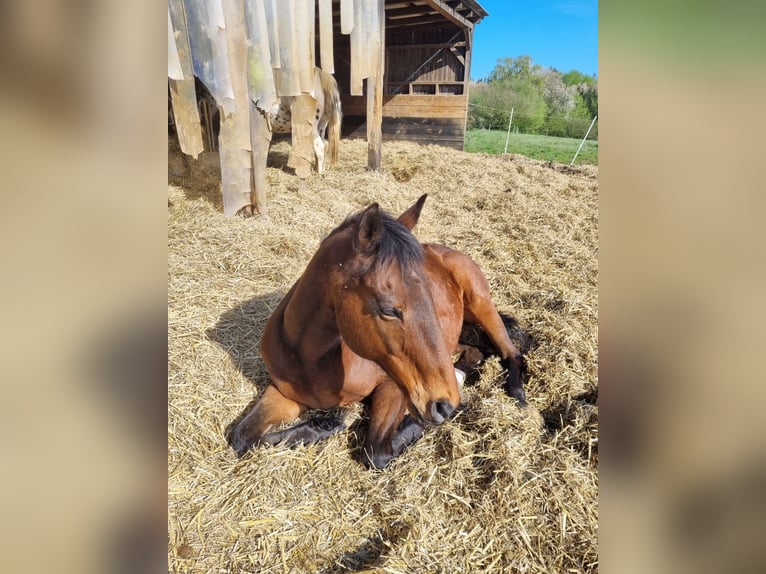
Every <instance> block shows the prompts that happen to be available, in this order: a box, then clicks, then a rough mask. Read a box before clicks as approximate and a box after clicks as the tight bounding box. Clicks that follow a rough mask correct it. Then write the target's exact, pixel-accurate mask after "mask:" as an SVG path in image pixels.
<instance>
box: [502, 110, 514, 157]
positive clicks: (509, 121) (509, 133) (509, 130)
mask: <svg viewBox="0 0 766 574" xmlns="http://www.w3.org/2000/svg"><path fill="white" fill-rule="evenodd" d="M512 121H513V108H511V116H510V117H509V118H508V133H507V134H505V150H503V155H505V154H507V153H508V140H509V139H510V137H511V122H512Z"/></svg>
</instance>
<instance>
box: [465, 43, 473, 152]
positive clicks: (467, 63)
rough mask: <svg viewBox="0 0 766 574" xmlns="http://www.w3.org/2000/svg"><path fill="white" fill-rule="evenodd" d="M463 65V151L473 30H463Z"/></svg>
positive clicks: (466, 124) (466, 125)
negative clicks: (464, 103)
mask: <svg viewBox="0 0 766 574" xmlns="http://www.w3.org/2000/svg"><path fill="white" fill-rule="evenodd" d="M464 31H465V67H464V69H463V95H464V96H465V101H466V105H465V121H464V122H463V151H465V136H466V134H467V133H468V101H469V100H470V98H471V93H470V92H471V49H472V48H473V30H472V29H471V28H466V29H465V30H464Z"/></svg>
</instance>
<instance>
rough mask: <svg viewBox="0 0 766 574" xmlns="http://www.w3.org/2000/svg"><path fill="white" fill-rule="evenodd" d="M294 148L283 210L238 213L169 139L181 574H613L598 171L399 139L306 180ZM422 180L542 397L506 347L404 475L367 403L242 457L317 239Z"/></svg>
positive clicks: (347, 153)
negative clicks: (507, 321) (271, 340)
mask: <svg viewBox="0 0 766 574" xmlns="http://www.w3.org/2000/svg"><path fill="white" fill-rule="evenodd" d="M288 151H289V145H288V143H287V142H278V143H276V144H275V145H273V146H272V151H271V155H270V160H269V168H268V179H269V182H270V184H271V191H270V194H269V198H268V199H269V207H270V218H268V219H264V218H254V219H242V218H234V219H227V218H225V217H224V216H223V214H222V208H221V199H220V191H219V185H220V176H219V174H218V173H217V172H216V169H215V168H214V167H212V166H214V162H213V161H210V162H207V163H206V161H205V159H204V158H203V159H202V160H199V161H197V162H194V161H192V160H187V159H185V158H183V157H181V156H180V154H179V153H178V152H177V149H176V148H175V146H174V145H173V143H172V142H171V145H170V152H169V179H170V183H169V186H168V242H169V247H168V267H169V278H168V282H169V287H168V323H169V332H168V344H169V356H168V369H169V375H168V376H169V381H168V384H169V389H168V400H169V403H168V497H169V500H168V505H169V513H168V559H169V564H168V568H169V571H172V572H211V573H219V572H220V573H223V572H237V573H238V572H264V573H265V572H296V573H297V572H312V573H313V572H316V573H336V572H338V573H339V572H389V573H399V572H402V573H404V572H595V571H597V569H598V556H597V536H598V527H597V490H598V475H597V465H598V440H597V424H598V407H597V405H596V402H597V397H598V390H597V359H598V357H597V337H598V324H597V303H598V302H597V284H596V281H597V254H598V231H597V223H598V213H597V193H598V190H597V179H596V178H597V168H595V167H580V168H577V169H575V170H570V169H568V168H565V167H564V166H561V165H555V164H547V163H545V162H540V161H534V160H529V159H526V158H523V157H520V156H515V155H508V156H487V155H480V154H466V153H463V152H458V151H454V150H451V149H446V148H442V147H436V146H419V145H416V144H411V143H403V142H390V143H385V144H384V146H383V162H384V171H383V173H373V172H368V171H367V170H366V169H365V165H366V158H367V146H366V142H364V141H351V140H344V141H342V142H341V153H340V162H339V165H338V166H337V167H336V168H335V169H333V170H331V171H329V172H328V173H326V174H325V175H323V176H317V175H313V176H311V177H310V178H309V179H307V180H299V179H298V178H297V177H296V176H295V175H294V174H292V173H291V172H290V170H288V169H287V168H285V163H286V159H287V154H288ZM207 159H210V158H207ZM206 165H207V166H209V169H206V168H205V166H206ZM422 193H428V194H429V199H428V201H427V202H426V204H425V207H424V209H423V213H422V215H421V219H420V223H419V224H418V226H417V227H416V228H415V232H416V235H417V236H418V237H419V238H420V239H421V240H423V241H434V242H440V243H444V244H446V245H448V246H451V247H453V248H456V249H459V250H461V251H463V252H465V253H467V254H469V255H470V256H471V257H472V258H473V259H474V260H475V261H476V262H477V263H478V264H479V266H480V267H481V268H482V270H483V271H484V273H485V275H486V276H487V278H488V280H489V282H490V286H491V288H492V292H493V297H494V301H495V304H496V305H497V307H498V308H499V309H500V310H501V311H503V312H505V313H508V314H510V315H512V316H513V317H515V318H516V319H517V320H518V322H519V325H520V327H521V329H523V330H524V332H525V333H526V335H527V336H528V340H527V342H528V343H529V344H528V345H527V347H529V348H528V349H527V362H528V367H529V373H530V378H529V381H528V383H527V385H526V391H527V397H528V400H529V403H530V404H529V407H528V408H526V409H521V408H519V407H518V406H517V405H516V404H515V401H513V400H512V399H510V398H508V397H506V396H505V395H504V394H503V392H502V390H501V389H500V385H499V376H500V374H501V370H500V366H499V363H498V361H497V359H495V358H492V359H490V360H488V361H487V362H486V363H485V365H484V366H483V367H482V371H481V376H480V378H479V380H478V381H477V382H475V383H474V384H472V385H470V386H466V389H465V405H464V408H463V409H462V410H461V411H460V412H459V414H458V415H457V417H456V418H454V419H453V420H451V421H449V422H448V423H446V424H444V425H442V426H440V427H437V428H431V429H429V430H428V431H427V432H426V435H425V437H424V438H423V439H422V440H421V441H419V442H418V443H416V444H415V445H414V446H413V447H411V448H410V449H409V450H408V451H407V452H405V453H404V454H403V455H402V456H401V457H400V458H398V459H396V460H395V461H394V462H393V463H392V464H391V465H390V466H389V468H387V469H386V470H384V471H380V472H376V471H368V470H366V469H365V468H364V467H363V466H362V464H361V463H360V458H359V450H360V446H361V442H362V440H363V437H364V432H365V428H366V424H365V419H364V417H365V413H364V411H363V408H362V407H361V406H356V407H351V408H349V409H346V410H344V411H343V412H342V415H343V416H344V417H345V418H346V420H347V422H348V424H349V426H350V430H348V431H346V432H343V433H341V434H339V435H336V436H334V437H332V438H331V439H329V440H327V441H326V442H323V443H320V444H318V445H313V446H309V447H300V448H295V449H289V448H283V447H279V446H277V447H270V448H263V449H259V450H255V451H253V452H252V453H251V454H248V455H246V456H245V457H244V458H243V459H242V460H238V459H237V458H236V456H235V455H234V453H233V451H232V450H231V449H230V448H229V447H228V446H227V444H226V441H225V438H224V435H225V432H226V428H227V426H228V425H229V424H230V423H231V422H232V421H233V420H234V419H236V418H237V417H238V416H239V415H240V414H241V413H242V412H243V411H244V409H245V408H246V407H247V405H248V404H250V403H251V401H252V400H253V399H254V398H255V397H256V396H257V394H258V393H259V392H261V391H262V389H263V388H264V386H265V385H266V384H267V381H268V375H267V373H266V371H265V369H264V366H263V363H262V361H261V358H260V355H259V349H258V342H259V339H260V335H261V333H262V331H263V328H264V326H265V323H266V321H267V319H268V317H269V315H270V314H271V312H272V311H273V309H274V308H275V306H276V305H277V303H278V302H279V300H280V298H281V297H282V296H283V295H284V294H285V293H286V292H287V290H288V289H289V287H290V286H291V285H292V283H293V282H294V281H295V280H296V279H297V278H298V277H299V276H300V274H301V273H302V271H303V269H304V267H305V265H306V263H307V262H308V260H309V259H310V257H311V256H312V255H313V253H314V252H315V250H316V248H317V246H318V244H319V241H320V240H321V239H322V238H323V237H324V236H325V235H326V234H327V233H328V232H329V231H331V230H332V229H333V228H334V227H335V226H336V225H338V224H339V223H340V222H341V221H342V220H343V219H344V218H345V217H346V216H347V215H348V214H349V213H351V212H353V211H356V210H359V209H361V208H363V207H365V206H367V205H368V204H370V203H371V202H373V201H378V202H379V203H380V204H381V206H382V207H383V208H385V209H387V210H388V211H391V212H392V213H394V214H397V215H398V213H400V212H401V211H403V210H404V209H406V208H407V207H409V206H410V205H411V204H412V203H414V201H415V200H416V199H417V198H418V197H419V196H420V195H421V194H422Z"/></svg>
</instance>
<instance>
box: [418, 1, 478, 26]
mask: <svg viewBox="0 0 766 574" xmlns="http://www.w3.org/2000/svg"><path fill="white" fill-rule="evenodd" d="M424 1H425V3H426V4H428V5H429V6H431V7H432V8H433V9H434V10H436V11H437V12H438V13H439V14H441V15H442V16H444V17H445V18H447V19H448V20H451V21H452V22H454V23H455V24H457V25H458V26H460V27H461V28H468V29H469V30H473V22H471V21H470V20H468V19H466V18H465V17H463V15H462V14H460V13H459V12H457V11H455V10H453V9H452V8H450V7H449V6H448V5H447V4H446V3H445V2H443V1H442V0H424Z"/></svg>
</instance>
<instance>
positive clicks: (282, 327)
mask: <svg viewBox="0 0 766 574" xmlns="http://www.w3.org/2000/svg"><path fill="white" fill-rule="evenodd" d="M425 199H426V196H425V195H423V196H422V197H421V198H420V199H418V201H417V202H416V203H415V204H414V205H413V206H412V207H410V208H409V209H407V210H406V211H405V212H404V213H402V214H401V215H400V216H399V217H398V218H396V217H394V216H392V215H390V214H388V213H386V212H384V211H382V210H381V209H380V208H379V206H378V204H377V203H374V204H372V205H370V206H369V207H367V208H366V209H364V210H363V211H361V212H359V213H357V214H354V215H351V216H349V217H348V218H347V219H346V220H345V221H344V222H343V223H342V224H341V225H340V226H339V227H337V228H336V229H335V230H334V231H332V232H331V233H330V234H329V235H328V236H327V237H326V238H325V239H324V240H323V241H322V243H321V245H320V246H319V249H318V251H317V252H316V254H315V255H314V257H313V258H312V259H311V261H310V262H309V264H308V266H307V267H306V271H305V272H304V273H303V275H302V276H301V278H300V279H298V281H297V283H295V285H293V287H292V288H291V289H290V291H289V292H288V293H287V295H286V296H285V297H284V299H282V301H281V302H280V304H279V306H278V307H277V309H276V311H275V312H274V314H273V315H272V316H271V318H270V319H269V321H268V324H267V325H266V329H265V331H264V334H263V338H262V340H261V353H262V356H263V360H264V362H265V364H266V368H267V369H268V372H269V375H270V377H271V382H270V384H269V385H268V386H267V387H266V389H265V390H264V391H263V393H262V395H261V396H260V398H259V400H258V401H257V403H256V404H255V406H254V407H253V408H252V409H251V410H250V411H249V412H247V413H246V414H245V415H244V417H243V418H242V419H241V420H240V421H239V422H237V423H236V424H234V425H233V426H232V428H231V430H230V432H229V436H228V439H229V443H230V445H231V446H232V448H233V449H234V450H235V451H236V452H237V454H238V455H239V456H242V455H244V454H245V453H246V452H247V451H248V450H249V449H250V448H251V447H252V446H254V445H259V444H276V443H283V444H289V445H294V444H299V443H313V442H317V441H320V440H322V439H325V438H327V437H329V436H331V435H332V434H334V433H336V432H339V431H340V430H343V429H344V428H345V425H344V423H343V422H342V421H340V420H334V419H330V420H328V419H327V418H321V419H309V420H306V421H304V422H301V423H298V424H296V425H293V426H291V427H288V428H286V429H284V430H275V428H276V427H277V426H278V425H280V424H282V423H286V422H289V421H293V420H294V419H296V418H297V417H298V416H299V415H300V414H301V413H303V412H304V411H305V410H307V409H330V408H333V407H337V406H343V405H348V404H351V403H354V402H358V401H362V400H363V399H366V398H368V397H369V409H370V424H369V430H368V432H367V436H366V439H365V442H364V448H363V456H362V458H363V461H364V463H365V464H366V465H367V466H371V467H375V468H383V467H385V466H386V465H387V464H388V463H389V462H390V461H391V460H393V459H394V458H395V457H397V456H399V455H400V454H401V453H402V452H403V451H404V450H405V449H406V448H407V447H408V446H409V445H410V444H412V443H413V442H415V441H416V440H417V439H419V438H420V437H421V436H422V434H423V430H424V427H426V426H428V425H440V424H442V423H444V422H445V421H446V420H448V419H449V418H450V416H451V415H452V414H453V413H454V412H455V409H456V408H457V407H458V404H459V402H460V390H459V386H460V384H459V380H458V379H459V378H462V377H461V375H462V374H463V373H462V371H465V370H467V369H471V368H474V367H476V366H478V364H479V363H480V362H481V360H483V358H484V356H483V353H481V352H479V351H478V350H477V349H476V348H475V347H468V346H466V345H461V343H460V334H461V330H462V328H463V324H464V323H469V324H478V325H479V326H480V327H481V329H483V331H484V332H485V333H486V335H488V337H489V339H490V340H491V342H492V344H493V346H494V347H495V351H496V353H497V354H498V355H499V356H500V359H501V365H502V366H503V368H504V369H505V380H504V384H503V386H504V389H505V391H506V393H507V394H509V395H510V396H511V397H514V398H516V400H517V401H518V402H519V403H520V404H521V405H522V406H523V405H526V398H525V394H524V389H523V385H522V374H523V372H524V369H525V363H524V359H523V357H522V355H521V353H520V352H519V350H518V348H517V347H516V346H515V345H514V344H513V342H512V341H511V339H510V337H509V335H508V332H507V331H506V328H505V325H504V323H503V319H502V317H501V316H500V314H499V313H498V312H497V310H496V309H495V306H494V304H493V303H492V301H491V299H490V294H489V285H488V283H487V280H486V278H485V277H484V275H483V274H482V272H481V271H480V270H479V268H478V266H477V265H476V264H475V263H474V262H473V261H472V260H471V259H470V258H468V257H467V256H466V255H463V254H461V253H458V252H457V251H454V250H452V249H449V248H448V247H444V246H443V245H436V244H429V243H426V244H421V243H420V242H419V241H418V240H417V239H416V238H415V236H414V235H413V234H412V228H413V227H414V226H415V224H416V223H417V221H418V218H419V216H420V212H421V210H422V208H423V204H424V202H425ZM458 353H462V355H461V358H460V359H459V360H458V366H459V367H460V369H459V370H456V368H455V366H454V365H453V363H452V357H453V355H457V354H458ZM461 382H462V381H461Z"/></svg>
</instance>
